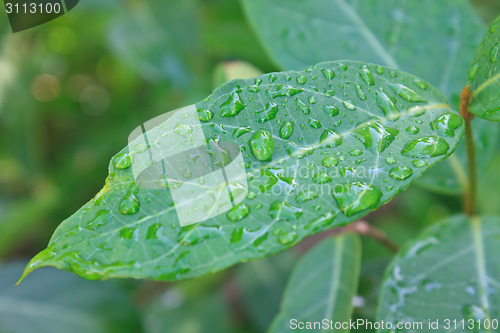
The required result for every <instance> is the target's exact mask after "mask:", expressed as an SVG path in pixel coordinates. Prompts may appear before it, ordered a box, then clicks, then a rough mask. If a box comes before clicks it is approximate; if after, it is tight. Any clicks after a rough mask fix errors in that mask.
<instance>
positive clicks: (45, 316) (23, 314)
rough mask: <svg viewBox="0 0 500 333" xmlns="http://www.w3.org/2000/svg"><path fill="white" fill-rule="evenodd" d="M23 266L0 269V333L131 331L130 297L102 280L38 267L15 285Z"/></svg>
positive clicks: (135, 328) (134, 319)
mask: <svg viewBox="0 0 500 333" xmlns="http://www.w3.org/2000/svg"><path fill="white" fill-rule="evenodd" d="M24 264H25V263H22V262H14V263H9V264H6V265H4V266H2V267H0V332H2V333H26V332H50V333H69V332H71V333H89V332H92V333H137V332H140V331H141V324H140V321H139V315H138V313H137V311H136V309H135V308H134V306H133V305H132V302H131V299H130V298H129V297H128V295H127V294H125V293H124V292H123V291H122V290H120V289H118V288H116V287H115V286H114V285H113V284H111V283H108V282H92V281H86V280H84V279H81V278H79V277H77V276H74V275H73V274H70V273H67V272H62V271H58V270H56V269H53V268H44V269H42V270H40V271H37V272H36V273H34V274H33V275H32V276H30V277H28V278H27V279H26V280H25V281H24V282H23V285H22V286H18V287H16V286H15V283H16V280H17V278H18V277H19V274H21V272H22V270H23V267H24Z"/></svg>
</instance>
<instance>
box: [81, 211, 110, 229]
mask: <svg viewBox="0 0 500 333" xmlns="http://www.w3.org/2000/svg"><path fill="white" fill-rule="evenodd" d="M109 218H110V216H109V210H104V209H103V210H100V211H98V212H97V213H96V215H95V217H94V218H93V219H92V220H90V221H89V222H87V223H86V224H85V228H86V229H88V230H91V231H96V230H97V228H99V227H101V226H103V225H105V224H106V223H108V221H109Z"/></svg>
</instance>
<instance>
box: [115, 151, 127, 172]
mask: <svg viewBox="0 0 500 333" xmlns="http://www.w3.org/2000/svg"><path fill="white" fill-rule="evenodd" d="M131 165H132V161H131V159H130V155H129V154H128V153H127V152H122V153H119V154H118V155H116V156H115V157H114V158H113V166H114V167H115V168H116V169H127V168H130V166H131Z"/></svg>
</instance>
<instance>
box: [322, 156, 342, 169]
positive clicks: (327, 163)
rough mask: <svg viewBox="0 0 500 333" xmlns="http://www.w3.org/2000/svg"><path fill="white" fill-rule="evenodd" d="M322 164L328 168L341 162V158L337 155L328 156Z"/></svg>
mask: <svg viewBox="0 0 500 333" xmlns="http://www.w3.org/2000/svg"><path fill="white" fill-rule="evenodd" d="M322 164H323V166H324V167H326V168H332V167H334V166H337V165H338V164H339V160H338V159H337V158H336V157H335V156H327V157H325V158H324V159H323V162H322Z"/></svg>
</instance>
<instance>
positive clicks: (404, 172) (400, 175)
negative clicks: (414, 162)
mask: <svg viewBox="0 0 500 333" xmlns="http://www.w3.org/2000/svg"><path fill="white" fill-rule="evenodd" d="M411 175H413V170H412V169H410V168H408V167H405V166H403V167H395V168H392V169H391V171H389V176H390V177H391V178H392V179H396V180H405V179H407V178H409V177H410V176H411Z"/></svg>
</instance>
